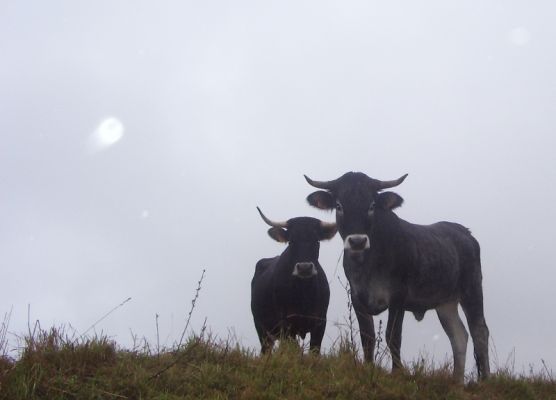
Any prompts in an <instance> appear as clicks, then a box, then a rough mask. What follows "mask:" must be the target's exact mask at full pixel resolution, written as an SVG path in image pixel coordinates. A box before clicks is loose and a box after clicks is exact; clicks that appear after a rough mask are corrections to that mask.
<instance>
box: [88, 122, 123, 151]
mask: <svg viewBox="0 0 556 400" xmlns="http://www.w3.org/2000/svg"><path fill="white" fill-rule="evenodd" d="M124 131H125V128H124V124H123V123H122V122H121V121H120V120H119V119H118V118H114V117H109V118H105V119H103V120H102V121H101V122H100V124H99V125H98V127H97V128H96V130H95V131H94V132H93V135H92V137H91V139H92V149H93V150H97V151H98V150H104V149H106V148H109V147H111V146H113V145H115V144H116V143H118V142H119V141H120V140H122V138H123V136H124Z"/></svg>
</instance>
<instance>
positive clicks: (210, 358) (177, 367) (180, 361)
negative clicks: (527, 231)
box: [0, 329, 556, 400]
mask: <svg viewBox="0 0 556 400" xmlns="http://www.w3.org/2000/svg"><path fill="white" fill-rule="evenodd" d="M351 348H352V347H351V346H350V345H349V342H348V341H347V340H340V341H339V343H338V345H337V346H335V349H333V350H331V351H330V352H329V353H328V354H324V355H321V356H320V357H319V356H314V355H311V354H302V351H301V350H300V348H299V347H298V346H297V345H295V344H292V343H285V344H284V345H282V346H281V347H280V348H279V349H278V350H277V351H275V352H274V353H273V354H272V355H271V356H259V355H258V354H256V353H255V352H254V350H250V349H244V348H241V347H240V346H239V345H237V344H233V343H230V341H219V340H215V339H212V338H211V337H210V335H204V334H203V335H200V336H192V337H190V338H189V340H188V341H187V343H185V344H184V345H182V346H180V347H179V348H176V349H171V350H165V351H163V352H160V353H158V352H153V351H151V350H150V349H149V348H148V347H145V348H144V349H142V350H139V351H129V350H125V349H119V348H118V346H117V344H116V343H114V342H112V341H111V340H109V339H107V338H105V337H100V338H92V339H91V338H89V339H80V340H77V341H76V340H75V339H73V340H72V339H70V338H68V337H65V335H64V334H63V333H61V332H60V331H59V330H56V329H51V330H50V331H49V332H46V331H40V332H38V333H35V334H33V335H32V337H27V338H26V339H25V344H24V349H23V350H22V353H21V357H20V358H19V359H18V360H12V359H9V358H7V357H6V356H3V357H0V399H10V400H15V399H160V400H162V399H165V400H174V399H284V398H288V399H427V400H432V399H500V400H502V399H504V400H506V399H516V400H517V399H519V400H523V399H556V381H555V380H554V378H553V376H552V374H551V372H548V371H546V373H545V374H541V375H537V376H516V375H515V374H512V373H509V372H508V371H503V372H501V371H498V372H495V374H494V376H493V377H492V378H491V379H489V380H488V381H486V382H480V383H477V382H473V381H471V383H468V384H466V385H465V386H462V385H458V384H456V383H454V382H453V381H452V380H451V379H450V368H449V366H446V367H443V368H437V369H434V370H433V369H431V368H428V367H426V366H425V365H424V363H417V364H414V365H412V366H409V367H408V368H407V370H406V371H405V372H403V373H397V374H391V373H389V372H388V371H386V370H384V369H383V368H380V367H373V366H371V365H366V364H363V363H361V362H360V361H358V359H357V357H356V356H355V355H354V353H353V352H352V351H351Z"/></svg>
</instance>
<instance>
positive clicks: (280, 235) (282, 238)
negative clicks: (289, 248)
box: [268, 227, 288, 243]
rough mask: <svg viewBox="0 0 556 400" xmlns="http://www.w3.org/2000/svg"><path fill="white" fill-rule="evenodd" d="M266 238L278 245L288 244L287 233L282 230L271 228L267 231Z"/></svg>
mask: <svg viewBox="0 0 556 400" xmlns="http://www.w3.org/2000/svg"><path fill="white" fill-rule="evenodd" d="M268 236H270V237H271V238H272V239H274V240H276V241H277V242H280V243H288V232H287V231H286V230H285V229H282V228H276V227H272V228H270V229H269V230H268Z"/></svg>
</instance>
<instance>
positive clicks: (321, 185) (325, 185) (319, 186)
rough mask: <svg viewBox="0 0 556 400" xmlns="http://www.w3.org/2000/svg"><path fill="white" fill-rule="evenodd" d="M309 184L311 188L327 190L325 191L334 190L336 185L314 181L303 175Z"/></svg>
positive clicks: (333, 182) (329, 182) (330, 182)
mask: <svg viewBox="0 0 556 400" xmlns="http://www.w3.org/2000/svg"><path fill="white" fill-rule="evenodd" d="M303 176H304V177H305V180H306V181H307V183H308V184H309V185H311V186H314V187H316V188H317V189H325V190H332V189H333V188H334V184H335V183H336V181H335V180H334V181H314V180H312V179H311V178H309V177H308V176H307V175H303Z"/></svg>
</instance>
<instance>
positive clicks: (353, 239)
mask: <svg viewBox="0 0 556 400" xmlns="http://www.w3.org/2000/svg"><path fill="white" fill-rule="evenodd" d="M370 247H371V243H370V240H369V236H367V235H360V234H354V235H348V236H347V237H346V240H345V241H344V251H345V252H346V255H348V256H349V257H350V258H351V259H352V260H353V261H356V262H357V263H362V262H363V260H364V256H365V250H367V249H369V248H370Z"/></svg>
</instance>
